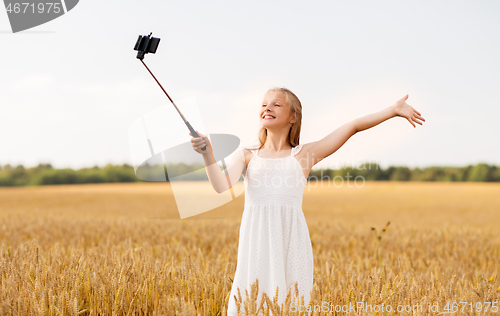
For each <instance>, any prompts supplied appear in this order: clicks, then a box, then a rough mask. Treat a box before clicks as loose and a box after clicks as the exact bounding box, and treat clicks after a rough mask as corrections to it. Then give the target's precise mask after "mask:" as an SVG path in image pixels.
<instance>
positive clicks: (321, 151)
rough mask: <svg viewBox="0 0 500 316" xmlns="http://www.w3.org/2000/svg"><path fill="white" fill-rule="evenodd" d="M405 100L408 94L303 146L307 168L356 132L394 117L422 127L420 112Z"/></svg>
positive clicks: (331, 152) (340, 145)
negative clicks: (380, 109) (402, 118)
mask: <svg viewBox="0 0 500 316" xmlns="http://www.w3.org/2000/svg"><path fill="white" fill-rule="evenodd" d="M407 99H408V94H407V95H405V96H404V97H402V98H401V99H399V100H398V101H397V102H396V103H394V104H393V105H391V106H389V107H387V108H385V109H384V110H382V111H379V112H376V113H372V114H368V115H365V116H362V117H359V118H357V119H354V120H352V121H350V122H348V123H345V124H344V125H342V126H340V127H339V128H337V129H336V130H334V131H333V132H331V133H330V134H328V135H327V136H325V137H324V138H322V139H320V140H319V141H316V142H311V143H307V144H305V145H304V147H303V151H304V154H305V155H307V157H306V158H305V159H306V161H307V168H308V169H309V170H310V169H311V168H312V167H313V166H314V165H315V164H316V163H318V162H320V161H321V160H323V159H324V158H326V157H328V156H330V155H331V154H333V153H334V152H336V151H337V150H338V149H339V148H340V147H342V145H344V143H345V142H346V141H347V140H348V139H349V138H350V137H351V136H353V135H354V134H356V133H357V132H361V131H364V130H366V129H369V128H372V127H374V126H376V125H378V124H380V123H382V122H384V121H386V120H388V119H390V118H393V117H395V116H401V117H404V118H406V119H407V120H408V121H409V122H410V123H411V125H413V127H416V125H415V123H413V122H416V123H418V124H420V125H422V122H420V121H418V120H422V121H424V122H425V119H424V118H423V117H422V116H421V115H420V112H418V111H417V110H415V109H414V108H413V107H412V106H410V105H409V104H407V103H406V102H405V101H406V100H407Z"/></svg>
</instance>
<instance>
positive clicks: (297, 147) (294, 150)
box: [291, 144, 303, 156]
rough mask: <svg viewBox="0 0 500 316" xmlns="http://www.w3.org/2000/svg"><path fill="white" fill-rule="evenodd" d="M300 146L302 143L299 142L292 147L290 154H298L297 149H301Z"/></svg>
mask: <svg viewBox="0 0 500 316" xmlns="http://www.w3.org/2000/svg"><path fill="white" fill-rule="evenodd" d="M302 146H303V144H299V145H297V146H295V147H293V148H292V153H291V155H292V156H295V155H296V154H298V153H299V151H300V150H301V149H302Z"/></svg>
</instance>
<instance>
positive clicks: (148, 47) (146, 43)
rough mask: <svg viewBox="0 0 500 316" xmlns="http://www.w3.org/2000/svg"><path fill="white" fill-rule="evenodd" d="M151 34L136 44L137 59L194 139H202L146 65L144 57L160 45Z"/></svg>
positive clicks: (157, 39) (139, 39)
mask: <svg viewBox="0 0 500 316" xmlns="http://www.w3.org/2000/svg"><path fill="white" fill-rule="evenodd" d="M151 34H153V32H151V33H149V35H148V36H141V35H139V38H138V39H137V42H136V43H135V46H134V50H136V51H138V53H137V58H138V59H140V60H141V62H142V64H143V65H144V67H146V69H147V70H148V71H149V73H150V74H151V76H153V78H154V79H155V81H156V82H157V83H158V85H159V86H160V88H161V89H162V90H163V92H165V94H166V95H167V97H168V99H169V100H170V102H172V104H173V105H174V107H175V109H176V110H177V112H179V114H180V116H181V118H182V120H183V121H184V123H185V124H186V125H187V127H188V128H189V131H190V132H191V135H192V136H194V137H200V136H199V135H198V133H196V132H195V130H194V129H193V127H192V126H191V124H189V122H188V121H187V120H186V118H185V117H184V115H182V113H181V111H179V108H177V105H175V103H174V100H172V98H171V97H170V96H169V95H168V93H167V91H165V89H163V87H162V85H161V84H160V82H159V81H158V79H156V77H155V76H154V75H153V73H152V72H151V70H149V68H148V66H146V64H145V63H144V60H143V59H144V55H145V54H147V53H151V54H154V53H156V49H157V48H158V44H159V43H160V39H159V38H156V37H151ZM205 149H207V146H204V147H203V148H202V149H201V150H205Z"/></svg>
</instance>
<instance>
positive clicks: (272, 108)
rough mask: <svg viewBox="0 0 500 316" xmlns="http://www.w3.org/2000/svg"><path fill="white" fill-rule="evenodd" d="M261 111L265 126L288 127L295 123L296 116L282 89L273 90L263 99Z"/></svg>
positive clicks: (261, 120)
mask: <svg viewBox="0 0 500 316" xmlns="http://www.w3.org/2000/svg"><path fill="white" fill-rule="evenodd" d="M259 113H260V123H261V125H262V126H263V127H266V128H270V127H271V128H272V127H286V126H287V125H288V124H291V123H294V122H295V118H294V115H293V113H292V111H291V109H290V106H289V105H288V104H287V103H286V96H285V94H284V93H283V92H281V91H271V92H269V93H268V94H266V96H265V97H264V100H263V101H262V105H261V109H260V111H259Z"/></svg>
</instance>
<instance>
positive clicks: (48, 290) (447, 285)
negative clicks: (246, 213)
mask: <svg viewBox="0 0 500 316" xmlns="http://www.w3.org/2000/svg"><path fill="white" fill-rule="evenodd" d="M313 186H314V183H310V184H309V186H308V187H307V188H306V191H305V194H304V206H303V208H304V213H305V216H306V219H307V222H308V226H309V232H310V235H311V240H312V244H313V252H314V260H315V261H314V265H315V267H314V269H315V273H314V289H313V293H312V301H311V304H312V305H313V306H314V305H317V306H322V304H331V305H333V306H334V307H335V306H336V305H338V306H341V305H349V302H350V303H351V304H354V305H355V304H356V302H363V303H366V304H372V305H381V304H382V303H384V306H386V305H391V306H392V307H393V312H392V313H385V314H382V313H380V315H395V314H396V313H395V312H396V310H395V309H396V307H397V306H398V305H412V306H413V305H418V304H420V305H422V306H423V307H424V310H423V311H422V312H416V313H413V314H414V315H431V314H432V315H436V314H438V313H429V312H428V311H427V310H428V305H429V304H439V305H438V306H439V312H444V306H445V304H446V303H453V302H456V303H459V305H458V308H459V311H458V312H457V313H455V315H466V314H471V315H472V314H476V313H475V312H461V311H460V310H461V309H462V307H463V306H462V305H460V302H467V303H472V304H473V305H467V307H466V309H467V310H469V311H470V309H471V306H472V308H473V311H475V308H476V305H475V304H476V303H477V302H491V301H497V302H498V303H497V305H500V291H499V290H500V289H499V287H500V280H499V279H498V274H499V272H500V270H499V268H500V233H499V231H498V227H500V198H499V197H500V184H495V183H414V182H409V183H401V182H385V183H384V182H373V183H369V182H367V183H366V184H365V185H364V186H363V187H360V188H356V187H351V188H348V187H347V185H344V186H342V187H335V186H333V184H331V186H330V187H327V186H326V185H325V183H323V187H319V186H318V187H313ZM0 201H1V203H0V315H146V314H147V315H225V309H226V308H227V301H228V299H229V292H230V290H231V282H232V278H233V277H234V272H235V268H236V258H237V257H236V256H237V243H238V232H239V223H240V220H241V214H242V211H243V202H244V197H243V195H242V196H239V197H238V198H237V199H235V200H233V201H232V202H230V203H227V204H226V205H224V206H222V207H219V208H217V209H215V210H213V211H210V212H207V213H205V214H202V215H203V216H201V215H200V216H197V217H195V218H190V219H184V220H178V218H179V215H178V213H177V209H176V205H175V200H174V198H173V196H172V194H171V191H170V187H169V184H165V183H133V184H97V185H74V186H43V187H22V188H1V189H0ZM387 221H390V222H391V224H390V226H388V227H387V230H386V231H385V232H384V234H383V237H382V238H381V240H380V241H379V240H378V239H377V236H376V235H375V234H374V231H373V230H372V229H371V228H372V227H375V228H376V229H377V232H380V231H381V229H382V227H383V226H384V225H385V224H386V223H387ZM379 247H380V248H379ZM378 249H380V257H379V253H378V252H377V251H378ZM380 260H381V261H380ZM381 263H382V265H381ZM254 290H257V284H255V285H254ZM296 294H297V293H296ZM268 295H269V293H268ZM248 296H249V298H250V300H249V301H251V302H255V299H256V297H257V296H256V295H255V291H254V293H248ZM271 296H272V297H271ZM241 297H243V298H245V297H246V293H245V291H243V292H241ZM263 298H264V301H262V304H260V303H261V302H255V306H251V305H252V304H247V306H246V308H248V310H254V311H257V310H258V308H259V305H260V308H261V310H263V311H264V312H265V313H269V309H272V310H273V311H274V313H276V314H279V313H281V314H282V315H295V314H298V313H294V312H292V310H293V308H291V306H282V307H279V306H275V304H274V303H273V302H274V293H271V295H269V297H268V296H267V295H264V296H263ZM249 301H247V303H248V302H249ZM257 303H259V304H257ZM288 303H290V299H289V300H288ZM450 307H451V306H450ZM242 308H245V307H244V306H243V307H242ZM484 309H485V306H484V307H483V308H482V311H483V312H482V313H481V314H485V315H488V314H492V315H498V314H500V311H498V312H497V313H491V307H490V308H489V311H488V312H487V313H484ZM365 311H366V310H358V311H357V312H352V311H351V312H346V313H344V312H340V313H335V312H328V313H325V312H322V313H320V312H318V311H316V312H314V313H313V314H314V315H335V314H342V315H363V314H366V315H373V314H378V313H373V312H367V313H365ZM247 314H248V313H247ZM397 314H398V315H403V314H408V315H409V314H412V313H397Z"/></svg>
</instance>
